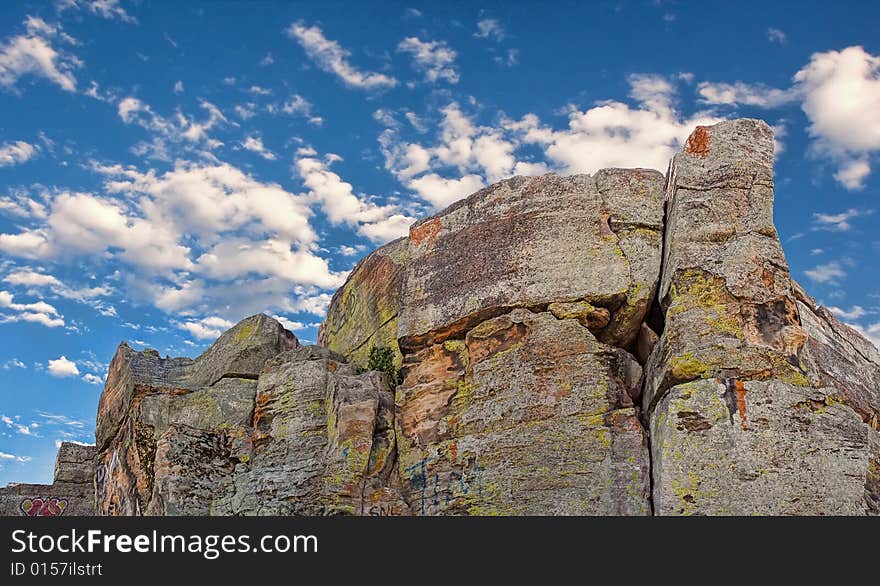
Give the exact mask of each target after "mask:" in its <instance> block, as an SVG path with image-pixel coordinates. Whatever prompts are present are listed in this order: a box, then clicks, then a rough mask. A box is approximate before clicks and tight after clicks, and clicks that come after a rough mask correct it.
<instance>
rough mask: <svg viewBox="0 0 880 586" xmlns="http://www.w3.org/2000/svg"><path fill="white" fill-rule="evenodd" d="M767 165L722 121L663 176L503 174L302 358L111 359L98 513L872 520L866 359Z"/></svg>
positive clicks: (373, 275)
mask: <svg viewBox="0 0 880 586" xmlns="http://www.w3.org/2000/svg"><path fill="white" fill-rule="evenodd" d="M772 165H773V136H772V132H771V130H770V128H769V127H768V126H767V125H766V124H764V123H763V122H760V121H757V120H735V121H730V122H724V123H721V124H718V125H715V126H711V127H698V128H697V129H696V130H695V131H694V133H693V134H692V135H691V137H690V138H689V139H688V141H687V144H686V146H685V148H684V150H683V152H682V153H680V154H678V155H676V156H675V158H674V159H673V161H672V162H671V163H670V167H669V171H668V173H667V175H666V177H665V178H664V177H663V176H662V175H661V174H660V173H658V172H655V171H649V170H644V169H606V170H602V171H599V172H598V173H596V174H595V175H592V176H591V175H574V176H570V177H560V176H557V175H554V174H549V175H545V176H543V177H531V178H525V177H514V178H512V179H508V180H506V181H502V182H500V183H497V184H495V185H492V186H490V187H488V188H486V189H483V190H481V191H479V192H477V193H475V194H473V195H472V196H470V197H468V198H466V199H464V200H462V201H460V202H458V203H456V204H454V205H452V206H450V207H449V208H447V209H445V210H443V211H441V212H440V213H438V214H437V215H435V216H433V217H430V218H426V219H424V220H421V221H419V222H417V223H416V224H414V225H413V226H412V227H411V229H410V233H409V236H408V237H406V238H402V239H400V240H396V241H394V242H392V243H390V244H387V245H386V246H384V247H382V248H379V249H378V250H376V251H375V252H373V253H372V254H370V255H369V256H367V257H366V258H364V259H363V260H362V261H361V262H360V263H359V264H358V265H357V266H356V267H355V268H354V270H353V271H352V273H351V274H350V275H349V278H348V280H347V281H346V283H345V285H344V286H343V287H342V288H341V289H340V290H339V291H337V292H336V294H335V295H334V296H333V299H332V302H331V304H330V308H329V310H328V313H327V318H326V321H325V322H324V324H323V325H322V327H321V330H320V334H319V346H300V345H299V343H298V341H297V340H296V338H295V337H294V336H293V335H292V334H290V333H289V332H286V331H285V330H284V329H283V327H282V326H281V325H280V324H279V323H278V322H276V321H275V320H272V319H270V318H268V317H266V316H263V315H259V316H254V317H251V318H247V319H246V320H244V321H243V322H241V323H239V324H238V325H236V326H235V327H234V328H232V329H231V330H230V331H229V332H226V333H225V334H223V336H221V337H220V338H219V339H218V340H217V342H215V344H214V345H213V346H211V348H210V349H208V350H207V351H206V352H205V353H204V354H203V355H202V356H200V357H198V358H196V359H195V360H192V359H189V358H161V357H160V356H159V354H158V353H156V352H155V351H144V352H135V351H134V350H133V349H131V348H130V347H128V346H127V345H125V344H122V345H121V346H120V347H119V350H118V351H117V354H116V357H115V358H114V359H113V362H112V364H111V366H110V373H109V376H108V379H107V384H106V387H105V389H104V393H103V395H102V397H101V401H100V407H99V414H98V421H97V428H96V439H97V454H96V463H97V468H96V472H95V483H94V485H95V494H96V500H95V506H96V510H97V512H98V513H99V514H125V515H132V514H151V515H328V514H362V515H522V514H531V515H544V514H559V515H563V514H566V515H650V514H656V515H681V514H709V515H725V514H732V515H746V514H794V515H798V514H799V515H805V514H809V515H818V514H845V515H852V514H875V515H876V514H880V429H878V428H880V424H878V419H880V352H878V351H877V349H876V348H874V347H873V346H872V345H871V344H870V343H869V342H868V341H866V340H864V339H863V338H862V337H861V336H859V335H858V333H856V332H855V331H853V330H852V329H850V328H848V327H847V326H845V325H844V324H842V323H840V322H839V321H838V320H837V319H836V318H835V317H834V316H833V315H831V313H830V312H828V311H827V310H826V309H824V308H822V307H821V306H819V305H817V304H816V302H815V301H813V300H812V299H811V298H810V297H809V296H808V295H807V294H806V293H805V292H804V291H803V289H802V288H801V287H800V286H799V285H797V283H794V282H793V281H792V280H791V277H790V274H789V270H788V265H787V263H786V260H785V256H784V254H783V251H782V247H781V245H780V242H779V239H778V237H777V234H776V230H775V228H774V226H773V218H772V211H773V168H772ZM380 359H381V360H380ZM383 360H384V361H386V362H387V363H382V365H381V367H380V368H381V369H382V372H377V371H370V372H366V371H365V368H366V367H367V366H370V367H377V364H378V363H380V362H382V361H383ZM398 369H399V370H398ZM56 484H57V483H56ZM7 490H8V489H7ZM38 492H40V491H38ZM41 493H46V494H49V493H50V492H49V491H47V490H45V491H42V492H41ZM16 494H17V493H16ZM4 498H5V497H4Z"/></svg>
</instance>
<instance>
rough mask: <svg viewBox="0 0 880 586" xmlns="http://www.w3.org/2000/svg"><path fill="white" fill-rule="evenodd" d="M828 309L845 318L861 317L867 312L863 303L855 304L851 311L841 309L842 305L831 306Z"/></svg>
mask: <svg viewBox="0 0 880 586" xmlns="http://www.w3.org/2000/svg"><path fill="white" fill-rule="evenodd" d="M828 311H830V312H831V313H833V314H834V315H836V316H837V317H839V318H840V319H844V320H853V319H859V318H860V317H864V315H865V314H866V311H865V308H864V307H862V306H861V305H853V306H852V307H851V308H850V309H849V311H847V310H845V309H841V308H840V307H832V306H829V307H828Z"/></svg>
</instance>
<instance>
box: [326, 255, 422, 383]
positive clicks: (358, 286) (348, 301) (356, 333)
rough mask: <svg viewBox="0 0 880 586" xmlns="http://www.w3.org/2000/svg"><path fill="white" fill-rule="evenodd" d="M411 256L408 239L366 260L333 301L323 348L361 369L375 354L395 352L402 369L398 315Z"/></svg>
mask: <svg viewBox="0 0 880 586" xmlns="http://www.w3.org/2000/svg"><path fill="white" fill-rule="evenodd" d="M408 255H409V239H407V238H400V239H398V240H395V241H393V242H389V243H388V244H386V245H385V246H382V247H380V248H378V249H376V250H375V251H373V252H372V253H370V254H369V255H367V256H366V257H365V258H363V259H362V260H361V261H360V262H359V263H358V264H357V266H356V267H355V268H354V269H353V270H352V271H351V274H350V275H349V276H348V279H347V280H346V281H345V284H344V285H343V286H342V287H340V288H339V290H338V291H336V293H335V294H334V295H333V299H332V300H331V302H330V307H329V309H328V310H327V317H326V318H325V319H324V322H323V323H322V324H321V328H320V333H319V335H318V344H319V345H321V346H324V347H326V348H329V349H330V350H333V351H334V352H337V353H339V354H341V355H342V356H344V357H345V358H346V359H348V360H350V361H352V362H354V363H355V364H358V365H360V366H362V367H365V366H366V365H367V362H368V359H369V357H370V350H371V349H372V348H374V347H376V348H391V350H392V351H393V354H394V362H395V364H396V365H397V366H398V367H399V366H400V363H401V360H402V358H403V357H402V355H401V353H400V349H399V348H398V347H397V314H398V313H399V312H400V289H401V284H402V282H403V275H404V266H405V264H406V261H407V258H408Z"/></svg>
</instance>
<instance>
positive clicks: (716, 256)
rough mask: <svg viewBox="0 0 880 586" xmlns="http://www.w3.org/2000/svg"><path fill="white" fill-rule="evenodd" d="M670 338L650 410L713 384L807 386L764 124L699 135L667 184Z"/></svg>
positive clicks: (656, 364)
mask: <svg viewBox="0 0 880 586" xmlns="http://www.w3.org/2000/svg"><path fill="white" fill-rule="evenodd" d="M666 197H667V203H666V208H667V216H666V229H665V242H664V261H663V271H662V276H661V280H660V288H659V291H658V299H659V302H660V307H661V309H662V310H663V312H664V314H665V328H664V331H663V333H662V335H661V336H660V341H659V343H658V345H657V347H656V348H655V350H654V353H653V356H652V358H651V360H650V361H649V364H648V368H647V376H648V384H647V386H646V392H645V394H644V399H643V400H644V401H645V407H646V408H647V407H649V406H650V405H651V404H652V403H653V402H655V401H657V400H658V399H659V398H660V396H662V394H663V392H665V391H666V390H667V389H668V388H670V387H672V386H674V385H676V384H679V383H683V382H687V381H690V380H693V379H697V378H710V377H714V376H725V377H741V378H748V379H767V378H771V377H775V378H780V379H783V380H788V381H791V382H794V383H796V384H807V380H806V377H805V374H806V369H805V366H804V365H803V363H802V361H801V358H800V351H801V348H802V346H803V344H804V341H805V339H806V333H805V332H804V330H803V328H802V327H801V326H800V319H799V318H798V310H797V303H796V301H795V298H794V293H793V291H792V287H791V279H790V277H789V272H788V264H787V263H786V261H785V256H784V255H783V252H782V246H781V245H780V243H779V239H778V237H777V235H776V229H775V228H774V226H773V133H772V131H771V130H770V127H769V126H767V125H766V124H765V123H764V122H761V121H759V120H749V119H743V120H735V121H731V122H722V123H720V124H716V125H715V126H711V127H699V128H698V129H697V130H696V131H694V133H693V134H692V135H691V137H690V138H689V139H688V142H687V145H686V146H685V149H684V152H683V153H680V154H678V155H676V156H675V158H674V159H673V160H672V163H671V164H670V168H669V176H668V178H667V195H666Z"/></svg>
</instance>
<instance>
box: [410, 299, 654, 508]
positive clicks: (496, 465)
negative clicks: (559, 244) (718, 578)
mask: <svg viewBox="0 0 880 586" xmlns="http://www.w3.org/2000/svg"><path fill="white" fill-rule="evenodd" d="M404 367H405V373H406V375H405V379H404V382H403V384H402V385H401V386H400V387H399V388H398V392H397V426H398V432H397V438H398V442H399V446H398V449H399V458H400V462H399V470H400V473H401V477H402V483H403V490H404V496H405V498H406V500H407V502H409V504H410V512H411V513H413V514H421V515H425V514H429V515H435V514H478V515H487V514H491V515H512V514H520V515H521V514H531V515H540V514H546V515H554V514H555V515H599V514H617V515H647V514H650V512H651V507H650V496H649V492H650V489H649V485H650V480H649V461H648V451H647V439H646V435H645V432H644V429H643V428H642V426H641V424H640V423H639V418H638V409H637V408H635V407H634V406H633V402H632V399H631V398H630V394H631V392H632V390H633V389H634V388H635V387H637V386H638V385H639V384H640V383H641V367H640V366H639V365H638V363H636V361H635V359H633V358H632V357H631V356H630V355H629V354H628V353H627V352H625V351H624V350H621V349H619V348H614V347H612V346H609V345H606V344H603V343H601V342H598V341H597V340H596V338H595V337H594V336H593V334H592V333H591V332H590V331H589V330H588V329H587V328H585V327H583V326H582V325H581V324H579V323H578V321H577V320H576V319H562V320H559V319H557V318H555V317H554V316H553V315H552V314H550V313H532V312H531V311H529V310H527V309H515V310H513V311H512V312H510V313H508V314H504V315H501V316H498V317H495V318H491V319H489V320H487V321H484V322H482V323H480V324H478V325H476V326H475V327H473V328H472V329H471V330H469V331H468V333H467V335H466V337H465V339H464V340H446V341H444V342H441V343H439V344H434V345H431V346H428V347H426V348H424V349H423V350H421V351H419V352H418V353H415V354H411V355H407V357H406V358H405V362H404Z"/></svg>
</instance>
